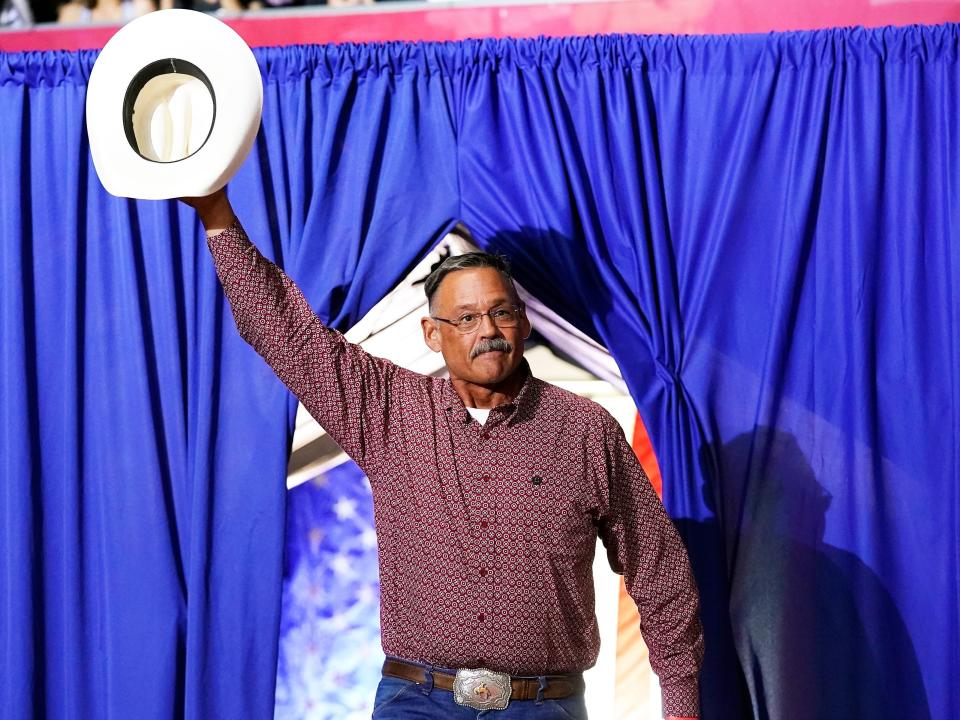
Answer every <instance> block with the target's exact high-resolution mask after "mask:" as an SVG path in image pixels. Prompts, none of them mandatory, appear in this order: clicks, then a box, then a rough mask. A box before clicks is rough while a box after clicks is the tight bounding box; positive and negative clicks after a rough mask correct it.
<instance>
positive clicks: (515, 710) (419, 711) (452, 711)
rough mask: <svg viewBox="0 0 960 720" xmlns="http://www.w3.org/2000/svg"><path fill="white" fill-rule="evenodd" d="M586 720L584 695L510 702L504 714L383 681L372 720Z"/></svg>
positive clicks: (448, 694) (412, 685) (396, 680)
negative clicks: (467, 705) (466, 705)
mask: <svg viewBox="0 0 960 720" xmlns="http://www.w3.org/2000/svg"><path fill="white" fill-rule="evenodd" d="M477 718H482V719H483V720H587V707H586V705H585V704H584V702H583V693H578V694H576V695H570V696H569V697H565V698H563V699H561V700H541V701H540V702H537V701H536V700H511V701H510V704H509V705H507V707H506V709H505V710H474V709H473V708H469V707H465V706H463V705H458V704H457V703H456V702H455V701H454V699H453V693H452V692H450V691H449V690H438V689H437V688H434V687H432V685H430V684H424V685H418V684H417V683H415V682H411V681H410V680H401V679H399V678H392V677H384V678H381V679H380V685H378V686H377V697H376V699H375V700H374V701H373V715H372V716H371V720H476V719H477Z"/></svg>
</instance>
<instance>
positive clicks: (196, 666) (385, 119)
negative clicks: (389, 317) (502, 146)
mask: <svg viewBox="0 0 960 720" xmlns="http://www.w3.org/2000/svg"><path fill="white" fill-rule="evenodd" d="M404 52H405V51H404V49H403V48H398V49H397V53H395V54H394V59H395V61H396V63H397V66H398V67H397V69H398V70H399V65H400V64H401V63H402V61H403V58H404V55H403V53H404ZM313 55H314V53H313V51H311V50H309V49H308V50H271V51H266V52H261V53H259V55H258V59H259V60H260V62H261V66H262V70H263V75H264V81H265V103H264V116H263V128H262V132H261V134H260V136H259V138H258V142H257V144H256V146H255V148H254V151H253V153H252V155H251V157H250V159H249V161H248V162H247V163H246V164H245V165H244V167H243V169H242V171H241V173H240V175H239V176H238V177H237V178H236V179H235V181H234V182H233V183H232V186H231V188H230V191H231V196H232V198H233V201H234V204H235V206H236V207H237V211H238V213H239V214H240V215H241V216H242V217H243V220H244V222H245V224H246V226H247V228H248V230H249V231H250V233H251V235H252V236H253V237H254V238H255V239H256V240H257V241H258V243H259V245H260V247H261V248H262V249H263V250H264V252H266V253H267V254H268V255H270V256H272V257H274V258H276V259H278V260H279V261H280V262H281V263H282V264H283V265H284V266H285V267H286V268H287V269H288V270H289V271H290V272H291V274H292V275H293V276H295V277H296V278H297V279H298V280H300V281H301V282H302V284H303V285H304V287H305V288H307V290H308V292H309V293H310V297H311V298H312V300H313V302H314V304H315V306H316V307H317V308H318V309H319V311H320V313H321V314H322V315H323V316H324V317H325V318H326V319H327V320H329V321H331V322H333V323H334V324H335V325H337V326H339V327H342V328H343V327H346V326H349V325H350V324H352V323H353V322H355V321H356V319H358V318H359V317H360V316H361V315H362V313H364V312H365V311H366V310H367V309H369V308H370V307H371V306H372V305H373V304H374V303H375V302H376V301H377V300H379V299H380V297H382V296H383V295H384V294H385V293H386V292H387V291H388V290H389V289H390V288H391V287H392V286H393V285H394V284H395V283H396V282H397V281H398V280H399V279H400V278H401V277H403V276H404V275H405V273H406V271H407V270H408V269H409V268H411V267H412V265H413V264H414V263H415V262H416V261H417V260H419V259H420V258H421V257H422V256H423V255H424V254H425V253H426V252H427V250H428V249H429V248H430V247H431V246H432V245H433V244H435V242H436V241H437V239H438V238H439V236H440V233H441V231H443V230H444V229H445V227H446V226H448V225H450V223H451V222H452V221H453V219H454V218H455V213H456V211H457V207H458V203H457V195H456V173H455V152H454V150H455V148H454V142H453V134H452V131H451V125H450V122H449V119H448V117H447V115H446V114H445V112H444V111H443V107H442V103H443V99H444V95H443V93H441V92H439V91H438V88H439V87H440V82H439V81H440V78H439V77H438V76H430V75H427V74H418V73H417V72H416V69H415V68H411V71H410V73H409V76H405V77H404V78H403V79H402V80H398V79H397V76H398V75H399V73H397V74H394V73H393V72H390V71H387V70H388V69H385V71H384V72H382V73H375V72H371V71H370V70H369V64H368V62H367V56H366V55H365V54H364V53H362V52H359V51H358V56H357V59H358V64H357V66H356V67H353V66H350V65H348V64H347V63H346V62H345V60H346V58H345V57H344V58H341V60H340V62H339V63H338V65H337V67H336V68H335V69H333V70H331V71H330V72H326V73H324V72H321V71H320V70H319V69H318V68H317V67H316V64H315V63H314V62H313V60H312V57H313ZM94 59H95V56H94V54H92V53H71V54H68V53H30V54H10V55H3V56H0V127H2V128H3V134H2V137H0V297H2V303H0V348H2V349H0V657H2V658H3V659H2V661H0V665H2V670H0V715H2V716H3V717H4V718H12V719H20V718H85V719H86V718H89V719H91V720H93V719H94V718H96V719H100V718H118V719H119V718H137V719H138V720H140V719H143V720H149V719H150V718H156V719H157V720H160V719H163V720H169V718H190V719H196V720H209V719H210V718H231V719H239V718H268V717H272V716H273V712H274V686H275V679H276V671H277V632H278V626H279V612H280V590H281V579H282V566H281V560H282V551H283V538H284V534H283V529H284V502H285V485H284V477H285V474H286V459H287V451H288V448H289V441H290V429H291V426H292V417H293V414H292V411H293V410H294V409H295V406H294V404H293V403H291V399H290V396H289V394H288V393H287V392H286V390H285V389H284V388H283V386H282V385H281V384H280V383H279V381H278V380H276V378H275V377H274V376H273V374H272V372H271V371H270V369H269V368H268V367H267V366H266V365H265V364H264V363H263V362H262V361H261V360H260V358H259V357H257V355H256V354H255V353H253V352H252V350H251V349H250V348H249V347H248V346H247V345H246V344H245V343H244V342H243V341H242V340H241V339H240V338H239V336H238V335H237V331H236V328H235V325H234V322H233V319H232V317H231V316H230V314H229V309H228V308H227V306H226V302H225V300H224V298H223V293H222V291H221V290H220V288H219V286H218V283H217V280H216V276H215V274H214V272H213V265H212V262H211V259H210V256H209V252H208V250H207V248H206V243H205V239H204V236H203V233H202V231H201V229H200V227H199V225H198V223H197V221H196V217H195V213H193V211H192V210H189V209H188V208H185V207H178V206H177V204H176V203H173V202H170V203H164V202H131V201H126V200H121V199H118V198H114V197H111V196H109V195H107V194H106V192H105V191H104V190H103V188H102V186H101V185H100V183H99V180H98V179H97V176H96V174H95V172H94V169H93V167H92V164H91V161H90V156H89V150H88V147H87V144H86V132H85V127H84V100H85V89H86V87H85V86H86V79H87V77H88V75H89V71H90V68H91V67H92V63H93V61H94ZM438 103H440V104H441V107H440V108H439V109H438V107H437V104H438ZM408 203H415V204H414V205H408ZM412 209H414V210H415V212H411V210H412ZM305 238H306V239H308V240H310V242H304V239H305Z"/></svg>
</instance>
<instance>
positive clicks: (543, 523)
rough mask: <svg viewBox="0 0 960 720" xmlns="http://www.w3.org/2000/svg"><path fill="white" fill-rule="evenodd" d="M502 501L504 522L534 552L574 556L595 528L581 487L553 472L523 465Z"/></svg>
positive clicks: (589, 541)
mask: <svg viewBox="0 0 960 720" xmlns="http://www.w3.org/2000/svg"><path fill="white" fill-rule="evenodd" d="M511 480H512V482H510V483H509V484H508V485H507V492H506V495H507V497H504V498H503V502H502V504H501V510H502V513H501V517H502V520H503V521H504V524H505V526H507V527H508V528H510V529H511V530H513V532H514V533H515V534H516V536H517V539H518V540H520V541H522V542H523V543H524V544H526V545H527V546H528V550H529V551H531V552H532V553H534V554H539V553H547V554H549V555H550V556H551V557H555V558H562V557H574V556H579V555H580V554H582V553H583V547H582V546H583V544H584V543H590V544H591V547H590V552H592V543H591V538H594V540H593V542H595V532H594V529H593V525H592V522H591V520H590V514H589V511H588V508H587V507H586V503H585V497H584V493H583V488H582V487H578V486H577V484H576V481H574V480H573V479H572V478H569V477H563V476H560V475H558V474H556V473H550V472H547V471H538V470H537V469H524V471H523V472H522V473H518V474H517V475H516V476H515V477H513V478H511Z"/></svg>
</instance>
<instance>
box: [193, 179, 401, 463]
mask: <svg viewBox="0 0 960 720" xmlns="http://www.w3.org/2000/svg"><path fill="white" fill-rule="evenodd" d="M184 202H186V203H187V204H189V205H191V206H192V207H194V208H196V210H197V212H198V214H199V215H200V220H201V222H203V225H204V227H205V228H206V231H207V244H208V246H209V248H210V252H211V254H212V255H213V261H214V266H215V267H216V271H217V276H218V277H219V278H220V283H221V284H222V285H223V289H224V292H225V294H226V296H227V300H228V301H229V303H230V308H231V310H232V311H233V317H234V319H235V321H236V324H237V329H238V330H239V332H240V335H241V337H243V339H244V340H246V341H247V342H248V343H250V345H251V346H253V348H254V349H255V350H256V351H257V352H258V353H259V354H260V355H261V356H262V357H263V358H264V359H265V360H266V361H267V363H269V365H270V367H271V368H273V370H274V372H275V373H276V374H277V376H278V377H279V378H280V379H281V380H282V381H283V382H284V384H285V385H286V386H287V387H288V388H290V390H291V391H293V393H294V394H295V395H296V396H297V397H298V398H299V399H300V401H301V402H302V403H303V404H304V405H305V406H306V408H307V410H309V411H310V414H311V415H313V416H314V417H315V418H316V419H317V422H319V423H320V425H321V426H323V428H324V429H325V430H326V431H327V432H328V433H330V436H331V437H332V438H333V439H334V440H336V441H337V442H338V443H339V444H340V446H341V447H342V448H343V449H344V450H345V451H346V452H347V453H348V454H349V455H350V456H351V457H353V459H354V460H356V461H357V463H358V464H360V465H361V466H363V467H365V469H368V468H369V466H370V465H371V463H374V462H375V461H376V460H377V458H378V456H379V454H380V451H381V450H382V449H383V446H384V444H385V433H384V430H385V427H386V414H387V412H388V410H389V385H390V383H391V381H392V379H393V377H394V375H395V373H396V371H397V370H398V368H397V367H396V366H395V365H393V364H392V363H389V362H387V361H385V360H381V359H380V358H376V357H374V356H372V355H370V354H368V353H367V352H365V351H364V350H363V349H361V348H360V347H359V346H357V345H353V344H351V343H348V342H347V341H346V340H345V339H344V337H343V336H342V335H341V334H340V333H338V332H336V331H335V330H331V329H330V328H328V327H326V326H325V325H324V324H323V323H322V322H321V320H320V318H318V317H317V316H316V315H315V314H314V312H313V310H312V309H311V308H310V305H309V303H308V302H307V300H306V298H304V296H303V293H301V292H300V289H299V288H298V287H297V286H296V284H295V283H294V282H293V281H292V280H291V279H290V278H289V277H288V276H287V275H286V274H285V273H284V272H283V271H282V270H280V268H278V267H277V266H276V265H274V264H273V263H272V262H270V261H269V260H267V259H266V258H265V257H264V256H263V255H262V254H261V253H260V252H259V250H257V248H256V247H255V246H254V245H253V244H252V243H251V242H250V240H249V239H248V238H247V235H246V233H245V232H244V230H243V228H242V227H241V226H240V223H239V222H238V221H237V218H236V215H235V214H234V212H233V208H232V207H231V206H230V202H229V200H228V199H227V195H226V192H225V191H220V192H218V193H215V194H214V195H211V196H210V197H207V198H186V199H184Z"/></svg>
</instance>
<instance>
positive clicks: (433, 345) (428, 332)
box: [420, 317, 440, 352]
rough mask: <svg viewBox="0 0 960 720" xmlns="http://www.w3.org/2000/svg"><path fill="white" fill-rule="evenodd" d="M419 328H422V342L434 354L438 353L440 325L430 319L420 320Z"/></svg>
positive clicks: (423, 318)
mask: <svg viewBox="0 0 960 720" xmlns="http://www.w3.org/2000/svg"><path fill="white" fill-rule="evenodd" d="M420 327H421V328H423V341H424V342H425V343H426V344H427V347H428V348H430V349H431V350H433V351H434V352H440V324H439V323H438V322H437V321H436V320H433V319H432V318H428V317H422V318H420Z"/></svg>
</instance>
